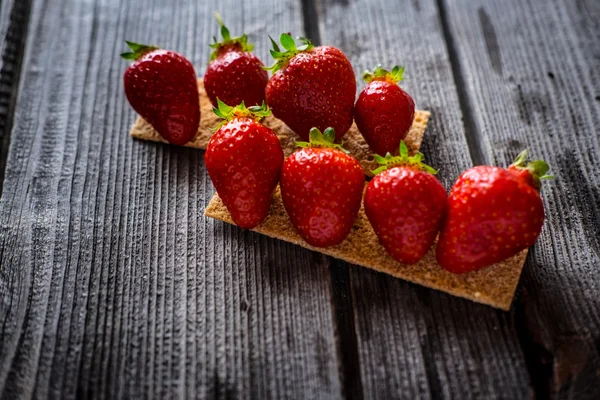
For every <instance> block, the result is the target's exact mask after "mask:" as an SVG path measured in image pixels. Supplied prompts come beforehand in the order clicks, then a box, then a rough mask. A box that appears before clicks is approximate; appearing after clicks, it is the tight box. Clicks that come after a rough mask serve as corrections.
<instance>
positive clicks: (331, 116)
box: [267, 33, 356, 141]
mask: <svg viewBox="0 0 600 400" xmlns="http://www.w3.org/2000/svg"><path fill="white" fill-rule="evenodd" d="M280 41H281V45H282V46H283V48H284V50H285V51H283V52H282V51H280V49H279V46H278V45H277V43H275V42H274V41H273V39H271V42H272V43H273V50H271V55H272V56H273V57H274V58H275V60H276V61H275V64H274V65H273V66H272V67H270V68H269V69H270V70H271V71H273V76H272V77H271V79H270V80H269V83H268V84H267V104H268V105H269V107H271V109H272V110H273V115H275V116H276V117H277V118H279V119H281V120H282V121H283V122H285V123H286V124H287V125H288V126H289V127H290V128H291V129H292V130H293V131H294V132H296V134H297V135H298V136H300V137H301V138H302V140H305V141H308V139H309V132H310V130H311V128H313V127H316V128H318V129H319V130H324V129H325V128H327V127H332V128H333V129H334V130H335V132H336V140H339V139H340V138H341V137H342V136H344V135H345V134H346V132H347V131H348V129H349V128H350V126H351V125H352V108H353V106H354V98H355V95H356V79H355V77H354V70H353V69H352V65H351V64H350V61H348V58H347V57H346V56H345V55H344V53H342V51H341V50H339V49H336V48H335V47H331V46H319V47H314V46H313V44H312V43H311V42H310V40H308V39H305V38H300V41H301V42H302V43H303V44H302V45H301V46H300V47H296V43H295V42H294V39H292V37H291V36H290V35H288V34H286V33H283V34H282V35H281V37H280Z"/></svg>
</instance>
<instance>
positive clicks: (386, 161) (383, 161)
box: [371, 140, 438, 175]
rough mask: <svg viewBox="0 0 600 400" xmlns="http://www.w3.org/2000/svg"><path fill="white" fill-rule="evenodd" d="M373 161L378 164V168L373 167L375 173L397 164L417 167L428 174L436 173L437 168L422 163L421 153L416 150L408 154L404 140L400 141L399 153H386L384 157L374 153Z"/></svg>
mask: <svg viewBox="0 0 600 400" xmlns="http://www.w3.org/2000/svg"><path fill="white" fill-rule="evenodd" d="M374 158H375V161H377V163H378V164H379V165H380V166H379V168H376V169H374V170H373V171H371V172H373V174H374V175H377V174H379V173H380V172H383V171H385V170H387V169H390V168H393V167H398V166H408V167H412V168H417V169H419V170H421V171H425V172H428V173H430V174H434V175H435V174H437V172H438V171H437V170H435V169H433V168H431V167H430V166H429V165H427V164H424V163H423V162H422V160H423V153H420V152H416V153H415V155H414V156H410V155H409V154H408V147H407V146H406V143H405V142H404V140H402V141H401V142H400V151H399V155H397V156H392V155H391V154H390V153H387V154H386V155H385V157H382V156H380V155H378V154H375V155H374Z"/></svg>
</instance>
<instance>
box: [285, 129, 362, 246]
mask: <svg viewBox="0 0 600 400" xmlns="http://www.w3.org/2000/svg"><path fill="white" fill-rule="evenodd" d="M334 139H335V132H334V130H333V129H332V128H327V129H325V133H324V134H322V133H321V131H319V130H318V129H317V128H313V129H311V131H310V143H305V142H298V143H297V144H298V145H299V146H301V147H303V148H302V149H300V150H298V151H296V152H295V153H293V154H292V155H291V156H289V157H288V158H287V159H286V160H285V162H284V164H283V169H282V171H281V196H282V197H283V205H284V206H285V210H286V211H287V213H288V215H289V216H290V220H291V221H292V224H293V225H294V226H295V227H296V228H297V229H298V231H299V232H300V236H302V238H304V240H306V242H307V243H308V244H310V245H311V246H315V247H327V246H333V245H336V244H338V243H340V242H341V241H342V240H344V239H345V238H346V236H348V234H349V233H350V230H351V229H352V225H354V221H355V220H356V215H357V214H358V210H359V209H360V201H361V198H362V192H363V189H364V185H365V176H364V173H363V171H362V169H361V167H360V165H359V163H358V161H356V159H354V158H353V157H351V156H349V155H348V154H346V152H345V150H344V149H343V148H342V147H341V146H340V145H337V144H334V143H333V141H334Z"/></svg>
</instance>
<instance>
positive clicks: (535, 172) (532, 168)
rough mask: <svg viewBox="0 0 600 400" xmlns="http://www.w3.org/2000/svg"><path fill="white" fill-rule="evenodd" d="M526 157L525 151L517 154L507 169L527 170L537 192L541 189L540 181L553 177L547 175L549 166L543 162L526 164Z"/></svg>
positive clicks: (536, 161)
mask: <svg viewBox="0 0 600 400" xmlns="http://www.w3.org/2000/svg"><path fill="white" fill-rule="evenodd" d="M527 157H528V152H527V150H523V151H522V152H521V153H519V155H518V156H517V158H515V161H514V162H513V163H512V164H511V165H510V166H509V169H510V168H514V169H517V170H527V171H528V172H529V173H530V174H531V177H532V178H533V182H534V184H535V187H536V189H538V190H539V189H540V187H541V182H540V181H542V180H546V179H554V177H553V176H552V175H548V174H547V172H548V171H549V170H550V166H549V165H548V163H546V162H545V161H544V160H535V161H530V162H527Z"/></svg>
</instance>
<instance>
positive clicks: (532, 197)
mask: <svg viewBox="0 0 600 400" xmlns="http://www.w3.org/2000/svg"><path fill="white" fill-rule="evenodd" d="M526 161H527V151H524V152H522V153H521V154H519V156H518V157H517V159H516V160H515V162H514V163H513V164H512V165H511V166H510V167H508V169H504V168H498V167H489V166H478V167H474V168H471V169H469V170H467V171H465V172H463V173H462V174H461V175H460V176H459V177H458V180H457V181H456V182H455V183H454V186H453V187H452V190H451V191H450V195H449V197H448V205H447V210H448V211H447V213H448V214H447V217H446V220H445V222H444V225H443V228H442V231H441V233H440V239H439V242H438V246H437V254H436V256H437V260H438V263H439V264H440V265H441V266H442V267H444V268H445V269H447V270H448V271H450V272H454V273H457V274H460V273H463V272H469V271H475V270H478V269H481V268H483V267H486V266H488V265H491V264H494V263H497V262H499V261H502V260H504V259H506V258H508V257H511V256H513V255H515V254H517V253H519V252H520V251H521V250H524V249H526V248H528V247H530V246H531V245H533V244H534V243H535V241H536V240H537V238H538V236H539V235H540V232H541V230H542V224H543V223H544V206H543V204H542V199H541V198H540V193H539V190H540V179H547V178H550V176H548V175H545V174H546V172H547V171H548V168H549V167H548V164H546V163H545V162H544V161H542V160H537V161H533V162H530V163H528V164H526Z"/></svg>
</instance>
